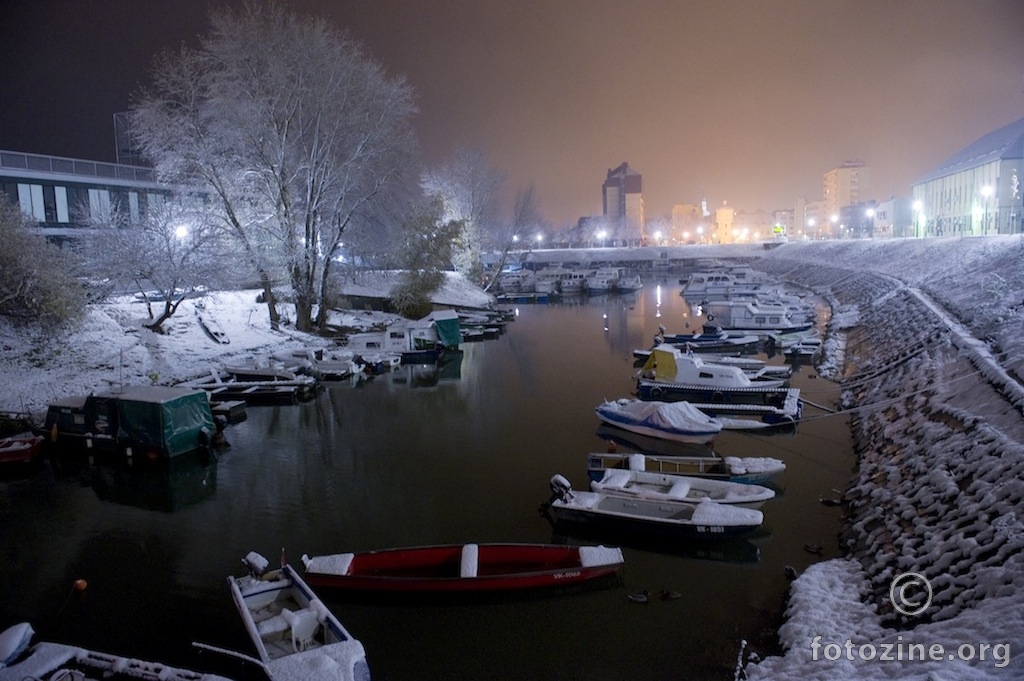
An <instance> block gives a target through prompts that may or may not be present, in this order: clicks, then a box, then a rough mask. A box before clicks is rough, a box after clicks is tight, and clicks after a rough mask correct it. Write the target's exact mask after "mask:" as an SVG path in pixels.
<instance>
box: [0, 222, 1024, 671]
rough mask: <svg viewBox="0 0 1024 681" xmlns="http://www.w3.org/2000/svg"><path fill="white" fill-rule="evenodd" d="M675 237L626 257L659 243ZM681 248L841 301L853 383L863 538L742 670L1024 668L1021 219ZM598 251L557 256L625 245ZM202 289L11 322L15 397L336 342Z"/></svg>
mask: <svg viewBox="0 0 1024 681" xmlns="http://www.w3.org/2000/svg"><path fill="white" fill-rule="evenodd" d="M664 250H666V249H626V250H625V251H623V253H621V254H617V255H616V257H617V258H618V259H627V258H626V256H627V255H628V256H630V257H635V258H638V259H641V260H642V259H646V260H648V261H649V262H654V261H656V260H657V259H658V258H659V257H660V252H662V251H664ZM673 250H674V252H673V257H676V256H677V254H678V257H685V258H690V259H692V261H693V262H696V261H698V260H702V259H706V258H730V259H739V260H741V261H744V262H749V263H750V264H751V265H752V266H753V267H754V268H755V269H760V270H764V271H766V272H769V273H770V274H772V275H774V276H776V277H779V278H782V279H785V280H789V281H792V282H794V283H797V284H800V285H802V286H805V287H808V288H812V289H813V290H814V291H816V292H817V293H819V294H820V295H823V296H825V297H826V298H827V299H828V300H830V301H831V303H832V308H833V312H832V320H831V324H830V328H829V335H828V337H827V339H826V344H825V347H826V353H827V358H826V360H825V363H824V364H823V366H821V367H819V371H820V372H821V373H822V374H823V375H826V376H830V377H832V378H834V379H836V380H840V381H842V382H843V387H844V405H845V406H846V408H848V409H850V410H851V411H852V412H853V414H854V417H853V428H854V436H855V441H856V446H857V449H858V453H859V455H860V463H859V473H858V477H857V479H856V480H855V481H854V482H853V483H852V485H851V487H850V489H849V490H847V494H846V500H847V501H846V515H847V518H848V521H847V529H846V531H845V532H844V533H843V535H842V537H841V541H842V542H843V544H844V546H845V547H846V548H847V549H848V557H847V558H844V559H837V560H830V561H824V562H821V563H818V564H816V565H813V566H812V567H811V568H809V569H808V570H806V571H805V572H804V573H803V574H802V575H801V576H799V577H798V578H797V579H796V580H795V581H794V582H793V585H792V591H791V597H790V605H789V609H788V612H787V621H786V623H785V624H784V626H783V627H782V629H781V630H780V638H781V640H782V643H783V646H784V648H785V649H786V653H785V655H784V656H781V657H771V658H767V659H765V660H756V659H755V660H748V659H746V658H744V659H743V660H742V662H743V663H745V664H741V665H740V666H739V667H738V669H737V673H738V675H742V674H746V675H748V676H749V678H754V679H773V680H778V681H789V680H790V679H895V678H899V679H907V678H912V679H996V678H999V679H1019V678H1024V663H1022V662H1021V661H1020V660H1021V658H1020V657H1019V654H1020V652H1021V651H1024V622H1022V618H1024V565H1022V562H1024V558H1022V555H1024V554H1022V551H1021V549H1022V548H1024V445H1022V441H1024V416H1022V409H1024V391H1022V388H1021V385H1020V383H1021V380H1022V377H1024V238H1022V237H1017V236H1012V237H1011V236H1000V237H987V238H967V239H931V240H875V241H870V240H869V241H834V242H794V243H788V244H784V245H782V246H779V247H778V248H775V249H772V250H764V249H763V248H761V247H760V246H715V247H708V246H693V247H687V248H685V249H678V250H675V249H673ZM601 251H605V253H598V252H597V251H594V252H592V253H583V254H580V253H576V252H566V251H557V252H555V251H552V252H550V253H546V254H544V256H545V257H548V256H550V259H551V260H564V261H567V262H568V261H572V260H574V259H576V260H578V259H579V258H580V257H581V256H582V255H587V256H588V257H591V256H593V259H600V258H599V257H597V256H598V255H605V256H609V257H610V256H611V255H612V254H611V253H608V252H607V251H608V249H601ZM535 255H538V256H540V255H541V254H540V253H536V254H535ZM452 286H453V287H454V289H453V291H452V292H450V294H449V293H446V294H445V295H444V300H443V301H442V302H445V303H447V304H456V305H465V306H480V305H481V304H482V303H483V302H484V301H486V300H487V296H486V295H483V294H481V292H480V291H479V290H476V289H474V288H473V287H470V286H466V285H463V284H452ZM370 288H372V285H371V286H370ZM353 293H355V291H353ZM192 305H193V303H191V302H189V303H186V304H184V305H183V306H182V309H181V310H180V311H179V313H178V315H177V316H176V317H174V318H173V319H172V320H171V321H170V322H169V324H168V325H167V328H168V330H169V333H167V334H166V335H157V334H153V333H151V332H149V331H146V330H144V329H143V328H142V322H144V321H145V319H144V318H145V306H144V305H143V304H141V303H136V302H132V301H131V299H121V300H116V301H111V302H108V303H105V304H99V305H94V306H92V307H91V308H90V310H89V313H88V315H87V319H86V321H85V323H84V324H83V325H82V327H81V328H80V329H78V330H77V331H74V332H71V333H66V334H64V335H61V336H59V337H54V338H43V337H40V336H37V335H34V334H31V333H29V332H27V331H24V330H19V329H16V328H14V327H12V326H11V325H10V324H8V323H7V322H5V321H0V366H2V369H3V376H4V382H3V385H4V390H3V392H2V394H0V410H13V411H32V412H38V411H39V410H41V409H44V408H45V405H46V404H48V403H49V402H50V401H52V400H53V399H54V398H55V397H62V396H65V395H71V394H82V393H85V392H88V391H92V390H98V389H103V388H106V387H108V386H110V385H112V384H118V383H126V384H127V383H133V384H137V383H148V382H155V383H161V384H172V383H175V382H178V381H181V380H184V379H188V378H194V377H196V376H199V375H202V374H205V373H207V372H209V371H210V370H211V369H215V368H217V367H219V366H220V365H221V364H223V363H224V362H225V361H226V360H232V361H234V360H238V359H241V358H250V357H259V356H264V355H266V354H268V353H269V352H271V351H278V350H282V349H285V348H293V347H294V348H298V347H308V346H311V345H317V344H324V343H325V341H323V340H317V339H314V338H312V337H309V336H306V335H304V334H300V333H297V332H295V331H294V330H292V329H286V330H285V331H281V332H275V331H272V330H271V329H270V328H269V324H268V322H267V315H266V310H265V308H264V307H263V306H261V305H258V304H257V303H256V292H255V291H243V292H221V293H214V294H210V295H208V296H207V297H206V298H205V300H204V305H205V306H206V308H207V311H208V312H209V313H210V314H212V316H213V317H214V318H215V319H216V320H217V321H218V323H219V324H220V326H221V327H222V328H223V329H224V331H225V332H226V333H227V336H228V338H229V339H230V341H231V342H230V344H229V345H219V344H217V343H215V342H214V341H212V340H211V339H209V338H208V337H207V336H206V335H205V333H204V332H203V331H202V329H201V328H200V327H199V325H198V323H197V321H196V318H195V313H194V308H193V307H192ZM337 314H338V316H337V317H336V318H333V319H332V322H334V323H338V324H342V325H348V326H353V327H366V326H369V325H371V324H374V323H380V322H383V321H386V319H387V316H386V315H380V314H379V313H369V312H361V311H360V312H357V311H349V312H346V313H337ZM903 573H914V574H917V575H919V576H920V578H921V579H920V580H919V582H923V580H924V579H926V580H928V582H929V583H930V585H931V588H932V598H931V603H930V605H929V607H928V608H927V609H925V611H924V612H923V614H922V615H919V616H918V615H915V616H906V615H900V614H899V612H897V611H896V609H895V607H894V599H893V598H891V597H890V590H891V586H892V583H893V580H894V578H895V577H897V576H898V575H900V574H903ZM897 586H899V584H897ZM893 595H894V596H895V601H896V603H895V604H896V605H900V606H902V607H903V608H904V609H905V610H909V609H910V606H912V605H916V604H918V603H919V602H922V601H921V599H922V596H923V594H922V593H921V592H920V591H919V590H915V589H909V590H907V589H902V590H900V589H896V590H895V591H893ZM901 595H902V596H904V597H905V598H903V599H901V598H900V596H901ZM819 637H820V638H819ZM848 642H849V643H848ZM939 646H941V649H940V648H939ZM968 654H970V655H971V658H970V659H965V658H967V657H968ZM869 656H870V657H872V658H873V659H870V660H868V659H862V658H867V657H869ZM830 658H831V659H830ZM890 658H892V659H890ZM922 658H925V659H922ZM684 676H685V673H681V677H684Z"/></svg>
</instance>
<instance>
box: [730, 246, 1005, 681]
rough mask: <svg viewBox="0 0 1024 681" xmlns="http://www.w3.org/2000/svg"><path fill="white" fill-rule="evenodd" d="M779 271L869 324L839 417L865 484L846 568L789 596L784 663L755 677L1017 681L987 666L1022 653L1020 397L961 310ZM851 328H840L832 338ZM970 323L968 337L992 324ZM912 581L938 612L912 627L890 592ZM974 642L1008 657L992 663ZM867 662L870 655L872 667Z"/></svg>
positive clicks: (797, 270)
mask: <svg viewBox="0 0 1024 681" xmlns="http://www.w3.org/2000/svg"><path fill="white" fill-rule="evenodd" d="M763 264H765V265H768V264H769V261H765V262H764V263H763ZM771 266H772V268H773V269H774V270H776V271H777V272H776V273H781V272H785V276H786V278H788V279H790V280H792V281H798V282H801V283H804V284H805V285H811V286H812V287H814V288H815V289H816V290H819V291H820V292H822V293H824V294H826V295H827V296H828V297H829V298H830V299H831V300H832V301H833V304H834V305H836V304H838V305H839V307H838V308H837V309H840V310H841V309H843V307H844V306H852V307H853V308H855V309H856V310H859V316H860V324H859V325H857V326H856V327H854V328H850V329H847V330H846V331H845V333H846V343H845V364H844V367H843V372H842V375H841V376H837V378H838V379H839V380H841V381H842V384H843V387H844V392H843V401H844V407H845V408H846V409H850V410H853V411H854V416H853V418H852V428H853V431H854V437H855V446H856V450H857V453H858V457H859V467H858V468H859V470H858V473H857V476H856V478H855V480H854V481H853V482H852V483H851V485H850V487H849V489H848V490H847V493H846V502H847V521H846V528H845V531H844V532H843V535H842V537H841V541H842V543H843V545H844V548H845V549H847V551H848V555H849V557H850V558H849V559H845V560H835V561H827V562H825V563H819V564H817V565H815V566H812V568H811V569H809V570H807V571H806V572H805V573H804V575H802V576H801V577H800V578H798V579H797V580H796V581H795V582H794V584H793V588H792V592H791V598H790V605H789V608H788V611H787V623H786V625H784V626H783V627H782V629H781V630H780V638H781V639H782V643H783V645H784V647H785V648H786V649H787V653H786V655H785V656H784V657H782V658H769V659H767V660H765V661H763V662H762V663H760V664H757V665H748V667H747V669H746V671H747V673H748V674H749V675H750V677H751V678H759V679H796V678H800V679H805V678H822V679H825V678H829V679H834V678H857V679H874V678H901V679H903V678H922V679H923V678H949V679H954V678H955V679H960V678H971V679H978V678H982V679H988V678H1021V677H1022V676H1024V672H1022V670H1024V664H1022V662H1021V661H1018V660H1013V659H1011V656H1010V655H1009V654H1006V655H1004V657H1003V658H999V659H997V658H996V657H994V655H993V650H998V651H999V652H1001V653H1006V652H1007V651H1012V652H1016V651H1021V652H1024V552H1022V549H1024V445H1022V444H1021V443H1022V441H1024V419H1022V417H1021V411H1020V406H1019V401H1018V400H1017V399H1016V398H1015V395H1017V394H1018V391H1019V389H1020V386H1017V385H1015V384H1014V383H1013V380H1012V378H1008V377H1007V374H1006V373H1005V372H1003V374H1002V376H1003V377H1004V378H1003V379H1000V380H995V381H994V382H993V380H994V379H993V377H994V376H995V375H996V374H998V373H999V371H998V369H999V367H1000V363H999V362H998V361H997V360H996V359H995V358H994V357H993V356H992V355H990V354H988V350H987V346H985V345H984V344H979V343H978V342H977V339H974V338H972V337H970V333H969V332H968V331H967V330H966V329H965V328H964V327H962V326H960V325H959V324H957V323H956V322H954V321H953V320H952V319H950V318H949V317H948V316H947V315H946V314H944V312H943V309H942V308H943V307H945V308H947V309H948V308H953V309H955V308H956V307H957V306H958V305H961V306H962V303H961V302H960V301H958V300H957V299H956V298H955V296H949V297H947V300H946V301H944V304H943V305H941V306H940V305H938V304H936V303H935V302H934V301H932V300H929V299H928V298H927V296H926V295H925V294H922V293H920V292H919V291H916V290H912V289H909V288H906V287H904V286H902V285H900V284H899V283H898V282H895V280H894V279H893V278H891V277H890V276H887V275H884V274H872V273H865V272H864V271H858V272H855V273H854V272H851V271H849V270H847V271H843V270H839V269H838V268H835V267H829V266H827V265H823V264H817V265H814V266H811V265H810V264H809V263H806V262H801V263H792V262H789V263H785V262H776V263H772V264H771ZM765 269H768V268H767V267H765ZM986 275H988V276H990V275H991V272H986V271H985V270H984V269H982V270H981V271H980V273H979V276H986ZM959 284H960V286H970V282H964V281H960V282H959ZM856 318H857V315H855V314H853V315H851V314H835V315H834V316H833V323H832V327H830V335H832V332H834V331H839V329H838V328H837V327H839V326H842V325H844V320H846V324H847V325H849V320H851V319H854V320H855V319H856ZM974 322H975V323H974V324H972V328H975V327H976V326H979V327H984V326H985V321H984V320H982V319H975V320H974ZM979 345H980V346H981V347H978V346H979ZM996 356H998V354H997V355H996ZM823 373H824V372H823ZM908 572H912V573H917V574H919V575H922V576H924V577H925V578H926V579H927V580H928V582H929V583H930V585H931V588H932V596H931V604H930V605H929V606H928V608H927V609H926V610H925V612H924V613H923V614H922V615H920V616H916V617H907V616H905V615H901V614H900V613H899V612H898V611H897V610H896V609H895V608H894V606H893V603H892V601H891V600H890V587H891V585H892V583H893V579H894V578H896V577H897V576H898V575H901V574H903V573H908ZM815 636H820V637H822V638H820V639H817V642H818V643H819V644H821V645H824V644H828V643H834V644H839V645H840V646H842V645H844V644H845V643H846V641H847V640H850V641H852V645H853V648H850V649H846V648H843V649H842V650H840V649H839V648H831V649H829V650H828V652H830V653H832V657H836V656H838V659H832V660H829V659H827V656H826V651H825V650H824V649H823V648H820V647H819V648H817V649H815V648H814V641H815V639H814V637H815ZM886 643H889V644H894V645H895V644H898V643H902V644H904V646H906V645H909V644H910V643H921V644H923V650H926V651H929V656H928V657H927V659H921V658H920V656H918V657H917V658H916V659H907V649H904V650H903V659H901V660H889V659H886V658H883V657H882V656H881V652H882V651H883V650H884V645H883V644H886ZM932 644H937V645H942V646H944V647H943V650H944V651H945V652H944V653H943V654H942V655H940V656H938V658H939V659H932V658H931V656H930V649H929V646H930V645H932ZM965 644H971V645H973V646H974V648H973V650H974V653H975V654H974V657H973V659H970V660H968V659H963V656H961V655H959V650H958V646H961V645H965ZM980 644H990V645H997V644H1006V646H1005V647H1003V648H999V649H992V648H990V649H989V651H988V652H989V654H988V656H987V658H985V659H982V658H980V657H979V651H980V649H979V648H978V646H979V645H980ZM858 646H866V647H865V648H864V649H863V651H862V650H861V649H860V648H858ZM891 649H893V650H895V649H896V648H895V647H893V648H891ZM872 651H873V652H874V653H875V654H876V657H875V658H874V659H872V660H867V659H864V654H863V653H871V652H872ZM915 652H917V651H916V650H915ZM963 652H964V653H967V652H969V651H968V649H967V648H964V649H963ZM951 655H952V656H951ZM851 658H852V659H851ZM932 674H938V676H930V675H932Z"/></svg>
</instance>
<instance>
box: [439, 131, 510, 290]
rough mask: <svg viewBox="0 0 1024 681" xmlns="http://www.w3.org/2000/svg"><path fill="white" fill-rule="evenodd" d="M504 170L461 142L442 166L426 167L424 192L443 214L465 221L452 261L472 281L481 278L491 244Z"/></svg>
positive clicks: (457, 269)
mask: <svg viewBox="0 0 1024 681" xmlns="http://www.w3.org/2000/svg"><path fill="white" fill-rule="evenodd" d="M503 182H504V177H503V176H502V174H501V173H500V172H499V171H497V170H495V169H494V168H492V167H491V166H490V165H488V163H487V161H486V159H485V158H484V156H483V154H481V153H480V152H479V151H478V150H475V149H470V148H468V147H462V146H460V147H459V148H458V149H457V150H456V152H455V155H454V156H453V157H452V158H451V160H449V161H447V162H446V163H444V164H443V165H442V166H441V167H440V168H436V169H432V170H428V171H425V172H424V173H423V176H422V178H421V179H420V186H421V187H422V188H423V193H424V194H426V195H427V197H429V198H431V199H437V200H439V201H440V202H441V206H442V210H443V214H442V218H443V219H444V220H445V221H449V222H458V223H460V224H462V231H461V232H460V233H459V234H458V236H457V237H456V240H455V244H454V249H453V252H452V264H453V266H454V267H455V270H456V271H458V272H461V273H462V274H464V275H465V276H466V278H468V279H469V280H470V281H474V282H479V281H481V279H482V274H483V266H482V264H481V257H480V256H481V253H482V252H483V250H484V249H485V248H488V247H490V246H491V245H492V243H491V242H493V241H494V235H493V234H492V231H493V227H494V220H493V219H494V215H495V213H496V202H497V193H498V190H499V189H500V188H501V185H502V183H503Z"/></svg>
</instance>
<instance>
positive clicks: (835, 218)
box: [829, 213, 839, 239]
mask: <svg viewBox="0 0 1024 681" xmlns="http://www.w3.org/2000/svg"><path fill="white" fill-rule="evenodd" d="M829 220H831V221H832V229H831V232H832V238H833V239H835V238H836V224H837V223H838V222H839V216H838V215H836V214H835V213H833V214H832V217H830V218H829Z"/></svg>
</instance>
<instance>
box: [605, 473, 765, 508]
mask: <svg viewBox="0 0 1024 681" xmlns="http://www.w3.org/2000/svg"><path fill="white" fill-rule="evenodd" d="M590 489H591V491H593V492H608V493H610V494H625V495H627V496H635V497H640V498H643V499H656V500H665V501H693V502H700V501H704V500H710V501H714V502H717V503H719V504H736V505H738V506H744V507H746V508H754V509H757V508H760V507H761V505H762V504H764V502H766V501H768V500H769V499H773V498H774V497H775V490H773V489H771V488H769V487H764V486H763V485H752V484H745V483H741V482H728V481H725V480H714V479H711V478H698V477H693V476H686V475H672V474H670V473H654V472H650V471H642V470H632V469H616V468H609V469H605V471H604V475H602V476H601V479H600V480H593V481H591V483H590Z"/></svg>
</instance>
